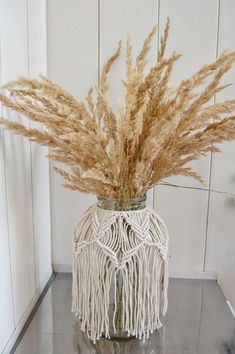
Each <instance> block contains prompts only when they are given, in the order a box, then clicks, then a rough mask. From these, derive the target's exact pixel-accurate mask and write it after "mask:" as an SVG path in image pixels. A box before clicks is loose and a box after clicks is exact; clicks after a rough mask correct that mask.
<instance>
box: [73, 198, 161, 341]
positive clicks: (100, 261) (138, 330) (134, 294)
mask: <svg viewBox="0 0 235 354" xmlns="http://www.w3.org/2000/svg"><path fill="white" fill-rule="evenodd" d="M73 255H74V258H73V294H72V295H73V302H72V311H73V312H75V313H76V314H77V316H78V317H79V319H80V320H81V329H82V330H83V331H87V334H88V336H89V338H90V339H91V340H93V341H94V342H95V341H96V340H97V339H100V337H101V336H105V337H107V338H109V337H110V328H111V326H113V330H114V332H115V330H116V328H115V313H116V311H117V303H116V300H117V298H116V296H114V298H115V301H114V302H115V310H114V315H113V318H111V319H110V318H109V307H110V293H111V285H112V284H114V286H115V287H116V281H115V279H116V278H117V275H118V273H119V274H121V276H122V309H121V310H122V328H123V329H124V331H126V332H127V334H128V335H134V336H136V337H138V338H143V339H145V338H148V337H149V335H150V333H152V332H153V330H154V329H156V328H159V327H161V325H162V324H161V321H160V316H161V315H162V314H163V315H165V313H166V311H167V288H168V267H167V266H168V233H167V230H166V227H165V225H164V223H163V221H162V220H161V219H160V217H159V216H158V215H157V214H156V213H155V212H154V211H153V210H152V209H150V208H149V207H148V206H147V207H146V208H144V209H142V210H138V211H111V210H104V209H101V208H99V207H98V206H97V205H94V206H92V207H91V208H89V209H88V210H87V211H86V213H85V214H84V216H83V218H82V220H81V222H80V223H79V224H78V226H77V227H76V228H75V231H74V242H73ZM116 291H117V289H116V288H115V289H114V293H115V294H116ZM119 310H120V309H119ZM110 321H112V323H110Z"/></svg>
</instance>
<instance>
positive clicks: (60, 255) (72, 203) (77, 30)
mask: <svg viewBox="0 0 235 354" xmlns="http://www.w3.org/2000/svg"><path fill="white" fill-rule="evenodd" d="M48 75H49V78H50V79H52V80H54V81H55V82H57V83H59V84H61V85H63V87H64V88H66V89H67V90H69V91H70V92H72V93H73V94H74V96H76V97H78V98H81V99H83V98H84V96H85V95H86V94H87V91H88V89H89V87H90V85H93V84H97V79H98V1H94V0H88V1H76V0H61V1H59V2H58V1H56V0H49V1H48ZM63 183H64V181H63V180H62V178H60V176H58V175H56V174H55V173H54V172H53V169H51V210H52V249H53V252H52V254H53V263H54V264H65V265H66V264H71V262H72V242H71V240H72V233H73V229H74V227H75V225H76V224H77V223H78V221H79V220H80V218H81V215H82V213H83V212H84V211H85V210H86V209H87V208H88V207H89V206H90V205H91V204H92V203H93V201H95V198H94V197H90V196H87V195H84V194H81V193H79V192H77V193H76V192H72V191H69V190H65V189H64V188H63V187H62V184H63Z"/></svg>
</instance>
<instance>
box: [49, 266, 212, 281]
mask: <svg viewBox="0 0 235 354" xmlns="http://www.w3.org/2000/svg"><path fill="white" fill-rule="evenodd" d="M53 270H54V272H56V273H71V272H72V266H71V265H70V264H53ZM170 278H179V279H208V280H209V279H212V280H217V278H218V273H217V272H192V271H188V272H186V271H185V272H170Z"/></svg>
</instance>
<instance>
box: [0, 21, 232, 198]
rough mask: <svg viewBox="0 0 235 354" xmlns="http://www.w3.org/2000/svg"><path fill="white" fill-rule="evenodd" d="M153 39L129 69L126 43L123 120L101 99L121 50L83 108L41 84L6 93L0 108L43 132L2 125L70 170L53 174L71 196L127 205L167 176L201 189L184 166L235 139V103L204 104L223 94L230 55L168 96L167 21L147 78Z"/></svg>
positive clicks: (171, 60) (15, 85)
mask: <svg viewBox="0 0 235 354" xmlns="http://www.w3.org/2000/svg"><path fill="white" fill-rule="evenodd" d="M155 33H156V28H155V27H154V28H153V30H152V31H151V32H150V34H149V35H148V37H147V38H146V40H145V42H144V44H143V47H142V49H141V51H140V53H139V54H138V56H137V58H136V59H135V61H134V60H133V58H132V45H131V43H130V41H129V40H128V41H127V45H126V78H125V80H124V82H123V88H124V107H123V109H122V110H121V112H122V113H120V112H118V113H115V112H114V111H113V110H112V107H111V106H110V104H109V101H108V98H107V93H108V90H109V83H108V75H109V72H110V69H111V67H112V65H113V64H114V62H115V61H116V60H117V59H118V57H119V55H120V49H121V43H119V45H118V48H117V51H116V52H115V53H114V54H113V55H112V57H111V58H110V59H109V60H108V61H107V62H106V64H105V65H104V67H103V70H102V73H101V77H100V83H99V87H98V88H95V89H93V88H91V89H90V90H89V91H88V94H87V97H86V98H85V100H84V101H83V102H80V101H78V100H76V99H75V98H74V97H73V96H72V95H71V94H69V93H68V92H66V91H65V90H64V89H63V88H61V87H60V86H59V85H57V84H55V83H53V82H51V81H50V80H48V79H47V78H46V77H40V78H39V79H35V80H30V79H27V78H20V79H18V80H17V81H14V82H10V83H9V84H7V85H6V86H5V87H4V90H2V92H1V93H0V102H1V103H2V104H3V105H4V106H6V107H8V108H10V109H12V110H13V111H15V112H18V113H20V114H23V115H24V116H26V117H27V118H29V119H30V120H32V121H35V122H39V123H41V124H40V127H44V128H40V129H39V128H38V129H32V128H28V127H26V126H24V125H22V124H19V123H17V122H15V121H10V120H8V119H4V118H1V119H0V123H1V124H3V125H4V126H5V127H6V128H8V129H11V130H12V131H14V132H15V133H16V134H19V135H22V136H25V137H26V138H28V139H29V140H32V141H35V142H37V143H39V144H41V145H45V146H49V147H50V154H49V156H48V157H49V158H50V159H51V160H54V161H56V162H59V163H62V164H65V165H67V166H68V167H69V172H67V169H66V170H64V169H61V168H59V167H55V170H56V172H57V173H59V174H60V175H61V176H62V177H63V178H64V179H65V180H66V184H65V185H64V186H65V187H66V188H70V189H72V190H79V191H81V192H85V193H93V194H97V195H100V196H107V197H112V198H120V199H126V198H130V197H135V196H142V195H144V194H145V193H146V191H147V190H148V189H150V188H152V187H153V186H155V185H156V184H158V183H159V182H160V181H162V180H164V179H165V178H167V177H170V176H173V175H185V176H191V177H193V178H196V179H197V180H199V181H202V179H201V177H200V176H199V175H198V174H197V173H196V171H193V170H192V169H191V168H190V167H189V166H188V163H189V162H190V161H192V160H195V159H198V158H199V157H200V156H202V155H205V154H207V153H208V152H218V151H219V149H218V146H217V144H219V143H222V142H223V141H228V140H232V139H235V115H234V113H233V112H234V109H235V100H229V101H225V102H222V103H217V104H210V102H211V99H212V98H213V96H214V95H215V94H216V93H218V92H219V91H221V90H224V89H225V88H226V87H227V86H228V85H221V79H222V77H223V76H224V74H225V73H226V72H227V71H228V70H229V69H230V68H231V66H232V64H233V62H234V61H235V52H223V53H222V54H221V55H220V56H219V57H218V58H217V59H216V60H215V61H214V62H212V63H211V64H208V65H205V66H203V67H202V68H201V69H200V70H199V71H198V72H196V73H195V74H194V75H193V76H192V77H190V78H189V79H186V80H183V81H182V82H181V83H180V85H179V86H178V87H176V88H172V87H171V86H170V84H169V80H170V77H171V73H172V70H173V67H174V64H175V62H176V61H177V60H178V59H179V58H180V55H178V54H176V53H172V54H171V55H170V56H169V57H166V55H165V49H166V44H167V39H168V34H169V20H167V24H166V28H165V31H164V34H163V36H162V38H161V41H160V48H159V50H158V53H157V55H156V62H155V64H154V66H153V67H152V68H151V69H150V70H149V71H148V72H147V73H145V69H146V63H147V59H146V58H147V55H148V52H149V50H150V48H151V43H152V40H153V38H154V35H155ZM199 88H200V89H199Z"/></svg>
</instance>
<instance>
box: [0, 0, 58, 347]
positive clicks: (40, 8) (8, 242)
mask: <svg viewBox="0 0 235 354" xmlns="http://www.w3.org/2000/svg"><path fill="white" fill-rule="evenodd" d="M0 25H1V28H0V31H1V57H0V60H1V70H0V74H1V84H2V85H4V84H5V83H6V82H8V81H9V80H13V79H16V78H17V77H18V76H20V75H25V76H36V75H38V74H39V73H44V74H46V71H47V58H46V54H47V51H46V43H47V42H46V39H47V38H46V2H45V1H44V0H40V1H38V0H28V1H27V0H2V1H1V2H0ZM2 115H3V116H4V117H8V118H11V119H14V120H17V121H20V122H24V123H25V124H26V125H28V124H29V123H28V121H27V120H26V119H25V118H23V117H21V116H19V115H17V114H14V113H12V112H11V111H9V110H7V109H3V110H2ZM46 153H47V151H46V150H45V149H41V148H39V147H38V146H36V145H34V144H33V143H32V144H31V143H29V142H28V141H26V140H25V139H23V138H21V137H19V136H15V135H13V134H12V133H11V132H8V131H4V132H2V131H1V146H0V193H1V195H0V212H1V219H0V220H1V221H0V239H1V241H0V243H1V247H0V277H1V285H0V352H4V353H9V351H10V348H11V346H12V343H14V341H15V339H16V337H17V336H18V334H19V332H20V330H21V329H22V327H23V325H24V323H25V320H26V319H27V317H28V315H29V313H30V311H31V309H32V307H33V305H34V304H35V302H36V300H37V298H38V296H39V294H40V292H41V290H42V288H43V286H44V285H45V283H46V282H47V281H48V279H49V278H50V276H51V242H50V237H51V234H50V193H49V164H48V161H47V160H46V159H45V158H44V157H43V156H44V155H45V154H46Z"/></svg>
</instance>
